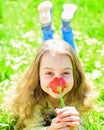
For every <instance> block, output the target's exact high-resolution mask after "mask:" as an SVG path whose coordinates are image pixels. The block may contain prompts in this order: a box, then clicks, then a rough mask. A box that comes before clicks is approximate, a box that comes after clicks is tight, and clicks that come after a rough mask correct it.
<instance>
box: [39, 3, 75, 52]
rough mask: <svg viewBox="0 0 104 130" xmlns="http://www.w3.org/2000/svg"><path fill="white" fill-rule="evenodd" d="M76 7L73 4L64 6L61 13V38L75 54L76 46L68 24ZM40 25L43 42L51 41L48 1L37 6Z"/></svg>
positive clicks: (51, 32)
mask: <svg viewBox="0 0 104 130" xmlns="http://www.w3.org/2000/svg"><path fill="white" fill-rule="evenodd" d="M76 9H77V7H76V6H75V5H73V4H64V5H63V11H62V16H61V19H62V27H61V33H62V38H63V39H64V40H65V41H66V42H67V43H69V44H70V45H71V47H72V48H73V49H74V51H75V52H77V48H76V44H75V42H74V36H73V31H72V28H71V27H70V22H71V20H72V18H73V16H74V14H75V12H76ZM38 10H39V17H40V23H41V25H42V35H43V40H44V41H45V40H48V39H53V34H54V30H53V27H52V26H53V25H52V3H51V2H50V1H45V2H41V3H40V4H39V6H38Z"/></svg>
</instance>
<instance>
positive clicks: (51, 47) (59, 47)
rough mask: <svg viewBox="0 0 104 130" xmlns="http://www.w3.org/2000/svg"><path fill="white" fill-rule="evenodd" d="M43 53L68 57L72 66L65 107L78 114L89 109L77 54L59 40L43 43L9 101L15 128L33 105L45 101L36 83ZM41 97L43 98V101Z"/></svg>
mask: <svg viewBox="0 0 104 130" xmlns="http://www.w3.org/2000/svg"><path fill="white" fill-rule="evenodd" d="M46 52H50V53H51V52H52V53H53V52H54V53H61V54H65V55H68V56H69V57H70V58H71V61H72V66H73V76H74V86H73V88H72V90H71V91H70V92H69V93H68V94H67V100H66V101H67V102H66V105H68V104H73V105H74V106H76V108H77V109H78V110H79V112H83V111H84V112H85V111H88V110H89V109H90V108H91V107H92V106H91V104H92V102H91V99H90V98H89V92H90V85H89V83H88V82H87V81H86V78H85V72H84V69H83V66H82V64H81V62H80V59H79V57H78V55H77V54H76V53H75V52H74V51H73V49H72V48H71V46H70V45H69V44H68V43H66V42H65V41H63V40H59V39H57V40H56V39H53V40H47V41H46V42H44V43H43V44H42V45H41V46H40V48H39V50H38V52H37V54H36V56H35V58H34V60H33V62H32V63H31V65H30V66H29V68H28V69H27V71H26V73H25V74H24V76H23V78H22V79H21V81H20V83H19V84H18V86H17V87H16V90H15V93H14V94H15V95H14V97H15V98H14V99H13V100H12V102H11V104H12V105H11V108H10V109H11V110H12V112H13V114H14V115H15V116H17V117H18V121H17V125H16V126H17V127H18V128H21V127H24V121H25V120H26V119H27V118H30V117H31V115H32V114H33V110H34V107H35V105H36V104H38V103H40V101H41V102H46V97H47V96H48V95H47V94H46V93H45V92H43V90H42V89H41V86H40V83H39V67H40V62H41V58H42V56H43V55H44V54H45V53H46ZM43 97H44V98H43Z"/></svg>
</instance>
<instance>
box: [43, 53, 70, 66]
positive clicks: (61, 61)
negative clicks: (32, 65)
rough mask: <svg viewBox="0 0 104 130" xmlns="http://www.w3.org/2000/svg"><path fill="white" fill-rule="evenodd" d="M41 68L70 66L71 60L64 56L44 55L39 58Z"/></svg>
mask: <svg viewBox="0 0 104 130" xmlns="http://www.w3.org/2000/svg"><path fill="white" fill-rule="evenodd" d="M41 65H42V66H53V65H54V66H69V65H70V66H72V62H71V59H70V57H69V56H68V55H66V54H60V53H49V52H47V53H45V54H44V55H43V56H42V58H41Z"/></svg>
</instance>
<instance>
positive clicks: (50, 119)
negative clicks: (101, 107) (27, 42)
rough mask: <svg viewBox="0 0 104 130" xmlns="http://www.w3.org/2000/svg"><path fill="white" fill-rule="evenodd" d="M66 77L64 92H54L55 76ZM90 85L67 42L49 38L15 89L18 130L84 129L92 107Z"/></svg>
mask: <svg viewBox="0 0 104 130" xmlns="http://www.w3.org/2000/svg"><path fill="white" fill-rule="evenodd" d="M56 77H58V78H63V79H64V81H65V89H64V91H63V93H62V96H63V99H64V101H65V107H64V108H61V104H60V98H59V94H58V93H55V92H53V91H52V89H51V88H50V83H51V82H52V81H53V80H54V78H56ZM89 93H90V85H89V84H88V82H87V80H86V78H85V73H84V70H83V67H82V65H81V62H80V60H79V58H78V56H77V54H76V53H75V51H74V50H73V49H72V48H71V46H70V45H68V44H67V42H65V41H63V40H59V39H50V40H47V41H45V42H44V43H43V44H42V45H41V47H40V49H39V50H38V52H37V55H36V57H35V58H34V60H33V62H32V64H31V65H30V67H29V68H28V70H27V72H26V73H25V75H24V77H23V79H22V80H21V82H20V83H19V85H18V86H17V88H16V90H15V95H14V99H13V100H12V106H11V108H10V110H11V111H12V113H13V114H14V116H16V117H17V124H16V126H15V129H18V128H19V129H22V130H78V129H79V130H82V129H83V128H82V126H83V124H82V123H81V122H80V121H81V120H82V114H83V113H85V112H87V111H88V110H90V108H91V107H92V102H91V99H89Z"/></svg>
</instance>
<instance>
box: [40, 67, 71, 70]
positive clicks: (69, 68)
mask: <svg viewBox="0 0 104 130" xmlns="http://www.w3.org/2000/svg"><path fill="white" fill-rule="evenodd" d="M42 69H50V70H53V68H50V67H44V68H42ZM67 69H68V70H72V68H71V67H68V68H64V69H63V70H67Z"/></svg>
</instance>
